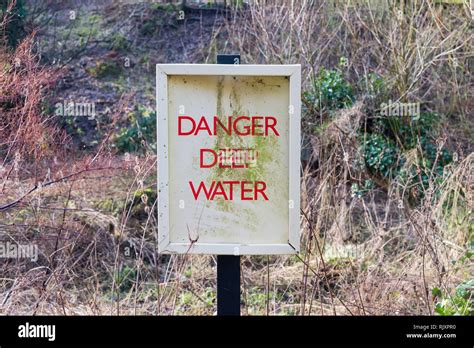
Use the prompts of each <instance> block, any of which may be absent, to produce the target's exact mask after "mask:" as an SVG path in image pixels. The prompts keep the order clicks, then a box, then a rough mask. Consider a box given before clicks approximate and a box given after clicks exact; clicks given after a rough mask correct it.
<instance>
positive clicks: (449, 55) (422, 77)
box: [0, 0, 474, 315]
mask: <svg viewBox="0 0 474 348" xmlns="http://www.w3.org/2000/svg"><path fill="white" fill-rule="evenodd" d="M402 3H404V2H402ZM410 3H412V4H414V5H413V7H409V8H405V9H400V8H397V7H396V6H395V5H394V6H392V7H380V8H374V7H373V6H372V5H371V4H372V2H367V5H366V6H356V7H354V6H349V5H342V4H339V5H337V6H333V5H330V4H329V3H326V2H323V1H306V0H302V1H301V2H298V4H296V3H295V2H289V3H288V4H286V3H284V4H283V3H280V2H275V4H270V2H265V1H263V2H260V1H255V2H252V4H251V5H250V7H249V8H248V9H246V10H245V11H242V10H240V9H234V12H233V15H232V16H230V17H229V19H228V20H227V21H226V22H225V23H224V24H222V25H218V26H216V28H215V29H214V30H215V32H214V35H213V36H212V37H213V38H214V39H213V41H212V42H211V44H210V45H208V47H204V48H203V56H204V57H206V56H207V59H211V58H210V57H211V56H212V55H213V54H214V53H215V52H214V50H224V51H233V50H238V51H239V52H241V54H242V61H243V62H245V63H277V64H280V63H301V64H302V65H303V74H304V77H305V80H304V86H303V88H304V89H305V90H306V89H307V88H308V87H309V86H310V85H311V84H312V82H313V81H314V79H315V77H316V75H317V72H318V71H319V69H320V68H321V67H323V66H326V67H327V66H331V65H334V64H335V62H337V60H338V59H339V57H340V56H344V57H347V58H348V62H349V63H348V66H347V75H348V76H349V79H350V80H351V81H352V82H353V83H354V84H356V83H358V81H360V80H361V78H362V77H363V76H365V74H366V73H368V72H374V71H375V72H378V73H381V74H383V75H384V76H387V79H388V87H387V88H388V91H387V93H388V95H389V96H391V98H392V100H397V99H400V100H410V101H419V102H422V103H423V105H426V107H427V110H435V111H437V112H440V113H443V114H445V115H446V116H447V117H448V119H449V120H448V121H449V122H448V123H449V124H450V125H451V124H454V125H456V127H458V126H459V125H460V124H461V125H463V127H471V126H472V123H471V122H472V112H471V113H470V111H469V110H470V106H472V102H470V99H469V97H470V95H471V93H472V85H471V84H472V82H471V81H470V79H471V76H472V75H471V72H470V70H469V68H470V67H469V65H468V59H472V56H473V51H472V41H471V40H472V29H470V27H469V25H470V24H469V21H468V20H466V16H467V12H466V9H464V8H463V7H456V11H457V13H446V12H443V13H440V8H438V7H435V6H434V5H432V4H431V2H428V1H423V0H420V1H413V2H410ZM399 10H402V11H403V12H402V13H404V15H403V16H400V15H399V13H400V12H399ZM31 44H32V41H31V39H28V40H26V41H25V42H24V43H23V44H22V45H21V46H20V47H19V48H18V49H17V51H16V52H15V53H13V56H12V55H11V54H12V53H10V52H6V51H2V61H4V62H12V61H14V57H15V55H16V56H18V57H21V58H20V59H21V61H22V62H23V61H26V62H28V64H27V65H26V66H25V68H24V69H23V70H22V71H18V70H17V69H15V68H14V67H10V68H9V69H6V70H5V69H3V70H1V71H3V72H0V74H3V75H0V91H2V93H1V95H0V98H5V97H8V98H10V99H11V100H14V101H15V105H17V106H16V107H15V108H13V109H8V110H7V111H6V112H7V113H4V112H5V111H4V110H3V109H2V110H1V111H2V112H3V113H2V119H1V120H0V122H1V123H0V135H1V136H2V137H1V143H2V145H3V146H5V147H4V149H6V150H3V148H2V151H1V152H0V153H1V154H2V156H3V158H2V162H3V167H2V168H3V169H4V171H3V172H1V173H2V176H1V179H0V184H1V185H2V191H1V193H0V221H1V223H0V231H1V233H2V239H3V240H9V241H14V242H16V243H19V244H25V243H35V244H37V245H38V246H39V250H40V258H39V260H38V262H37V263H30V262H28V261H25V260H7V259H5V260H0V263H1V264H2V268H1V271H0V312H1V313H4V314H67V315H84V314H93V315H101V314H113V315H123V314H147V315H150V314H152V315H169V314H199V315H212V314H214V313H215V311H216V303H215V287H216V284H215V274H216V264H215V263H216V260H215V257H213V256H191V255H181V256H177V255H173V256H165V255H159V254H157V252H156V237H157V236H156V228H157V217H156V194H155V195H154V194H153V191H154V190H155V186H156V156H155V155H154V154H147V155H145V156H137V157H135V156H130V155H125V156H118V155H116V154H114V153H113V152H112V150H111V149H110V147H109V143H108V139H107V137H106V139H105V141H104V142H103V144H102V145H101V146H100V147H99V149H98V151H97V152H96V153H94V154H89V155H87V156H83V157H81V156H75V155H72V153H68V155H62V156H59V157H58V154H57V152H54V151H53V150H51V151H50V152H48V151H46V150H44V151H37V149H38V144H39V142H38V141H37V140H38V139H41V137H43V136H45V135H50V136H51V138H52V139H55V140H56V141H57V142H59V140H60V141H61V142H63V141H64V140H63V138H62V137H61V136H55V135H54V134H59V133H57V132H56V131H55V130H54V129H52V128H47V127H46V126H45V124H47V122H43V121H45V119H44V118H42V117H43V116H42V115H41V113H40V112H39V111H38V110H39V109H38V107H39V102H40V100H41V94H40V93H41V92H42V91H43V89H42V86H45V83H46V82H51V81H52V80H51V75H47V74H46V72H43V73H39V71H42V70H41V67H40V66H39V65H38V64H37V60H36V58H35V56H34V55H33V54H32V53H31V51H30V50H29V48H31ZM38 69H40V70H38ZM5 71H6V72H5ZM41 79H44V80H41ZM31 81H33V82H31ZM25 86H27V87H25ZM446 91H449V93H447V92H446ZM20 92H21V93H20ZM358 93H359V95H360V96H361V97H360V98H359V101H358V102H357V103H356V104H355V105H354V106H353V107H351V108H349V109H345V110H341V111H340V112H338V113H336V114H334V115H333V116H332V117H331V118H325V119H324V120H323V117H324V115H321V114H319V113H318V112H315V111H313V110H311V109H308V110H307V111H306V114H305V115H304V122H308V120H311V122H315V123H316V124H319V125H324V127H320V128H318V132H307V133H306V134H305V136H306V137H307V138H308V144H309V146H310V150H311V151H310V153H311V156H310V158H309V159H308V160H307V161H305V162H304V167H303V168H302V173H303V175H302V192H301V196H302V198H301V199H302V212H301V213H302V214H301V216H302V220H301V228H302V238H301V243H302V252H301V253H300V255H298V256H289V257H287V256H271V257H266V256H265V257H257V256H252V257H242V301H243V303H244V304H243V307H242V313H243V314H248V315H252V314H277V315H278V314H291V315H310V314H313V315H318V314H319V315H335V314H337V315H419V314H423V315H425V314H426V315H432V314H433V313H434V305H435V302H436V301H437V300H438V298H436V297H435V296H434V295H432V292H431V290H432V289H433V288H434V287H437V288H440V289H442V290H443V291H444V292H445V293H452V291H453V289H454V288H455V287H456V286H457V285H458V284H459V283H460V282H462V281H464V280H468V279H472V275H473V274H474V273H473V272H474V268H473V264H472V261H469V262H466V263H463V264H460V263H459V262H455V263H453V261H458V260H460V258H461V257H462V256H463V255H464V253H465V252H466V250H467V248H469V243H470V242H471V241H472V238H473V237H472V236H473V224H472V208H473V198H474V197H473V194H474V187H473V182H474V180H473V178H472V173H473V165H474V156H473V154H472V152H471V149H472V145H471V144H469V143H463V144H460V142H459V140H460V139H461V140H463V141H467V142H468V141H469V140H465V139H464V138H462V137H459V138H458V139H456V136H455V135H453V134H445V137H446V141H445V146H450V147H451V148H452V149H455V150H456V151H458V153H459V160H458V161H457V162H453V163H452V164H450V165H449V166H448V167H447V168H446V173H445V175H444V176H443V179H442V181H441V182H436V183H435V182H434V181H433V182H431V184H430V185H431V186H430V189H427V190H426V192H424V193H425V195H424V197H425V198H424V199H423V200H422V202H421V203H419V204H416V205H413V204H410V203H409V202H408V201H407V200H406V196H405V195H404V192H405V191H406V187H404V186H403V185H404V184H403V183H402V182H398V181H396V180H392V181H387V180H380V178H376V177H373V176H371V174H369V173H368V171H367V170H366V169H365V168H364V167H360V166H359V165H357V163H359V162H360V161H361V156H362V154H361V153H360V138H359V137H358V134H360V132H363V131H364V129H365V127H366V124H367V122H368V116H367V108H368V107H370V105H369V101H368V100H367V99H366V98H364V96H365V95H366V94H368V91H366V90H364V89H363V88H362V89H361V90H359V91H358ZM25 96H27V98H25ZM18 99H19V100H22V101H26V102H24V103H17V102H16V100H18ZM303 102H305V103H307V102H308V101H307V100H304V101H303ZM1 103H2V101H0V105H3V104H1ZM28 103H31V104H28ZM125 104H127V103H123V104H122V105H119V106H117V113H118V114H120V112H123V110H125V109H126V107H127V106H126V105H125ZM121 110H122V111H121ZM4 115H6V117H4ZM15 115H19V117H14V116H15ZM26 125H27V126H26ZM466 125H467V126H466ZM8 127H10V128H8ZM12 129H15V130H18V131H17V132H12ZM30 129H35V132H34V133H32V132H29V131H28V130H30ZM456 129H457V128H456ZM467 131H468V132H472V128H468V129H467ZM461 133H462V132H460V133H459V134H461ZM20 135H21V136H20ZM18 139H22V140H21V141H19V140H18ZM48 149H49V147H48ZM15 153H21V154H23V153H27V154H29V155H30V156H32V157H29V158H30V160H28V161H21V162H18V163H16V162H15V155H14V154H15ZM54 156H56V159H54ZM22 158H23V157H22ZM37 163H40V164H41V163H47V164H48V165H49V168H50V171H49V174H48V172H47V168H48V165H47V166H45V167H42V168H43V170H42V171H40V170H38V171H37V173H38V174H37V175H33V174H32V173H35V172H34V171H33V169H32V168H34V167H35V164H37ZM52 163H55V164H54V165H53V164H52ZM7 174H8V175H7ZM46 175H50V177H49V179H48V180H45V176H46ZM39 179H40V180H39ZM366 179H373V180H374V181H376V182H377V185H376V187H375V188H373V189H371V190H370V191H369V192H367V193H366V194H364V195H363V196H362V197H359V196H357V195H353V193H352V192H351V184H352V183H354V182H359V183H361V182H363V181H364V180H366ZM38 180H39V181H41V182H46V183H50V184H48V185H46V186H45V185H39V186H38V185H37V183H38ZM34 187H36V189H35V190H33V191H31V192H30V189H31V188H34ZM150 189H151V190H150ZM435 192H436V194H435ZM11 202H16V203H15V204H14V205H11V206H9V204H10V203H11ZM7 206H8V207H7ZM2 207H3V208H2ZM130 246H133V247H132V248H131V249H130V250H131V251H132V255H133V257H127V256H126V255H125V251H124V250H125V249H124V248H127V247H130ZM127 250H128V249H127Z"/></svg>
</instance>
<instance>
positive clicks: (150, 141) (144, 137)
mask: <svg viewBox="0 0 474 348" xmlns="http://www.w3.org/2000/svg"><path fill="white" fill-rule="evenodd" d="M129 121H130V125H129V126H128V127H122V128H120V129H119V131H118V134H117V136H116V137H115V141H114V143H115V147H116V148H117V149H118V150H119V151H120V152H137V151H146V150H149V151H155V150H156V112H155V111H152V110H149V109H146V108H144V107H138V108H137V109H136V111H135V112H132V113H130V114H129Z"/></svg>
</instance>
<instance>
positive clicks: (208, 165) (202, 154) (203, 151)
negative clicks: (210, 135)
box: [199, 149, 217, 168]
mask: <svg viewBox="0 0 474 348" xmlns="http://www.w3.org/2000/svg"><path fill="white" fill-rule="evenodd" d="M205 152H209V153H211V154H212V156H213V158H214V160H213V161H212V163H211V164H205V163H204V153H205ZM216 163H217V153H216V152H215V151H214V150H211V149H201V159H200V163H199V164H200V167H201V168H212V167H214V166H215V165H216Z"/></svg>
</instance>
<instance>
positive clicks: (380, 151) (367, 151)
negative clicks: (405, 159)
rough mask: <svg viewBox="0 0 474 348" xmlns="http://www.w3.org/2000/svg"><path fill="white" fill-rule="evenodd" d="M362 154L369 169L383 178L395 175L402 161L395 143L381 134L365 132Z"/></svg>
mask: <svg viewBox="0 0 474 348" xmlns="http://www.w3.org/2000/svg"><path fill="white" fill-rule="evenodd" d="M363 156H364V160H365V164H366V166H367V168H368V169H369V171H370V172H371V173H372V174H375V175H379V176H382V177H384V178H392V177H393V176H395V175H397V174H398V171H399V169H400V165H401V162H402V157H401V154H400V151H399V149H398V148H397V147H396V145H395V143H394V142H392V141H391V140H390V139H388V138H386V137H385V136H383V135H381V134H370V133H368V134H366V139H365V141H364V144H363Z"/></svg>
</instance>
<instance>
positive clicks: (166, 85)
mask: <svg viewBox="0 0 474 348" xmlns="http://www.w3.org/2000/svg"><path fill="white" fill-rule="evenodd" d="M300 88H301V67H300V65H207V64H158V65H157V109H158V120H157V122H158V127H157V129H158V178H159V180H158V200H159V216H158V218H159V222H158V234H159V243H158V244H159V245H158V249H159V252H161V253H194V254H221V255H225V254H227V255H245V254H293V253H296V252H298V251H299V244H300V240H299V239H300V114H301V111H300V109H301V104H300V103H301V98H300Z"/></svg>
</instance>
